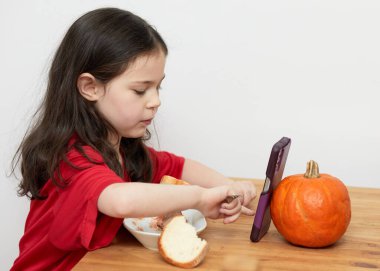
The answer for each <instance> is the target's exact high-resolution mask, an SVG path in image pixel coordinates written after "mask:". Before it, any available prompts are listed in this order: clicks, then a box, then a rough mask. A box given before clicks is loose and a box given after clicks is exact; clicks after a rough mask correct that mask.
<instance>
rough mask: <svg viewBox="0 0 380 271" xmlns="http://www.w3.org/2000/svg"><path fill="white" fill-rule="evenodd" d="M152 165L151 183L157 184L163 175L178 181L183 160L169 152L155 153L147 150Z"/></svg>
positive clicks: (150, 149) (152, 150) (151, 149)
mask: <svg viewBox="0 0 380 271" xmlns="http://www.w3.org/2000/svg"><path fill="white" fill-rule="evenodd" d="M148 150H149V152H150V157H151V160H152V165H153V181H152V182H153V183H159V182H160V181H161V178H162V177H163V176H164V175H170V176H172V177H174V178H178V179H180V178H181V177H182V171H183V165H184V163H185V158H183V157H181V156H177V155H174V154H172V153H170V152H165V151H156V150H154V149H153V148H148Z"/></svg>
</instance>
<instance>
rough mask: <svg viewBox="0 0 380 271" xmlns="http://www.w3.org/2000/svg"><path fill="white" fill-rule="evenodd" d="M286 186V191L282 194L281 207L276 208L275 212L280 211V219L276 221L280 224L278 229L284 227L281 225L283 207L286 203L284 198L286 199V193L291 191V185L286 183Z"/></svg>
mask: <svg viewBox="0 0 380 271" xmlns="http://www.w3.org/2000/svg"><path fill="white" fill-rule="evenodd" d="M285 185H286V187H287V189H286V193H285V194H284V196H283V197H282V202H281V205H280V206H282V207H281V208H277V211H278V210H280V213H279V218H280V219H278V221H279V222H280V225H279V226H280V227H281V228H284V225H283V212H284V209H285V208H284V206H286V205H285V203H286V198H287V195H288V193H289V191H290V190H291V186H292V183H290V182H289V183H286V184H285Z"/></svg>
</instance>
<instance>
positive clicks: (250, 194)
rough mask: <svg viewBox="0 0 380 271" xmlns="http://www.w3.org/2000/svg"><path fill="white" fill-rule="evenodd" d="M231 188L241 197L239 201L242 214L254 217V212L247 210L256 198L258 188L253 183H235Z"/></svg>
mask: <svg viewBox="0 0 380 271" xmlns="http://www.w3.org/2000/svg"><path fill="white" fill-rule="evenodd" d="M231 188H232V189H233V190H234V191H236V192H237V194H238V195H239V196H240V197H239V200H240V203H241V205H242V211H241V212H242V213H243V214H245V215H253V214H254V211H252V210H251V209H249V208H247V207H248V206H249V204H250V203H251V201H252V200H253V199H255V198H256V186H255V185H254V184H253V182H251V181H234V182H233V183H232V184H231Z"/></svg>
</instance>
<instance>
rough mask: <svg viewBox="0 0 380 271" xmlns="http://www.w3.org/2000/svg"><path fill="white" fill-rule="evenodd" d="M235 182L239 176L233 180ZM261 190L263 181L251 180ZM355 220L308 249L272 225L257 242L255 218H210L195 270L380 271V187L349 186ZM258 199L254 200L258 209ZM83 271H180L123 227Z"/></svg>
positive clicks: (92, 254) (81, 267)
mask: <svg viewBox="0 0 380 271" xmlns="http://www.w3.org/2000/svg"><path fill="white" fill-rule="evenodd" d="M235 179H236V180H237V178H235ZM252 181H253V182H254V183H255V184H256V185H257V188H258V189H257V191H259V192H260V191H261V190H262V184H263V182H262V181H260V180H252ZM348 190H349V193H350V198H351V204H352V218H351V223H350V226H349V227H348V229H347V232H346V233H345V235H344V236H343V237H342V238H341V239H340V240H339V241H338V242H337V243H336V244H334V245H332V246H330V247H327V248H321V249H309V248H303V247H297V246H293V245H291V244H289V243H288V242H286V241H285V240H284V239H283V238H282V236H281V235H280V234H279V233H278V232H277V230H276V228H275V227H274V225H273V224H272V225H271V227H270V229H269V231H268V233H267V234H266V235H265V236H264V237H263V239H262V240H261V241H260V242H258V243H252V242H251V241H250V239H249V236H250V232H251V227H252V223H253V217H248V216H242V217H241V218H239V220H238V221H236V222H235V223H233V224H228V225H224V224H223V223H222V222H221V221H219V220H218V221H215V220H209V219H208V220H207V223H208V226H207V228H206V230H205V231H204V232H203V233H202V234H201V237H202V238H204V239H206V240H207V241H208V243H209V244H210V251H209V253H208V254H207V256H206V258H205V260H204V262H203V263H202V264H201V265H199V266H198V267H197V268H196V269H197V270H242V271H246V270H250V271H251V270H252V271H253V270H265V271H266V270H292V271H293V270H294V271H298V270H299V271H306V270H324V271H326V270H339V271H341V270H355V271H356V270H380V189H370V188H354V187H349V188H348ZM257 201H258V197H257V199H256V200H255V201H254V202H253V205H252V206H253V207H254V208H255V209H256V205H257ZM74 270H76V271H81V270H94V271H96V270H110V271H112V270H149V271H154V270H180V268H177V267H174V266H171V265H169V264H168V263H166V262H165V261H164V260H163V259H162V258H161V257H160V255H159V254H158V253H157V252H154V251H151V250H148V249H146V248H144V247H143V246H142V245H141V244H140V243H139V242H138V241H137V240H136V239H135V238H134V237H133V236H132V235H131V234H129V232H127V230H125V229H124V228H122V229H121V230H120V232H119V233H118V235H117V237H116V238H115V240H114V241H113V243H112V244H111V245H110V246H109V247H106V248H103V249H99V250H96V251H93V252H89V253H87V255H86V256H85V257H84V258H83V259H82V260H81V261H80V262H79V264H78V265H77V266H76V267H75V269H74Z"/></svg>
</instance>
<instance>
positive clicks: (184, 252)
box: [158, 215, 209, 268]
mask: <svg viewBox="0 0 380 271" xmlns="http://www.w3.org/2000/svg"><path fill="white" fill-rule="evenodd" d="M208 249H209V246H208V243H207V241H206V240H202V239H201V238H199V237H198V236H197V232H196V230H195V228H194V227H193V226H192V225H191V224H189V223H187V222H186V218H185V217H184V216H180V215H178V216H175V217H173V218H172V219H171V220H170V221H169V222H168V223H167V224H166V225H165V227H164V230H163V231H162V233H161V236H160V238H159V239H158V251H159V252H160V254H161V256H162V257H163V258H164V259H165V261H167V262H168V263H171V264H173V265H175V266H178V267H182V268H193V267H195V266H197V265H198V264H200V263H201V262H202V260H203V259H204V257H205V256H206V254H207V252H208Z"/></svg>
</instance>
